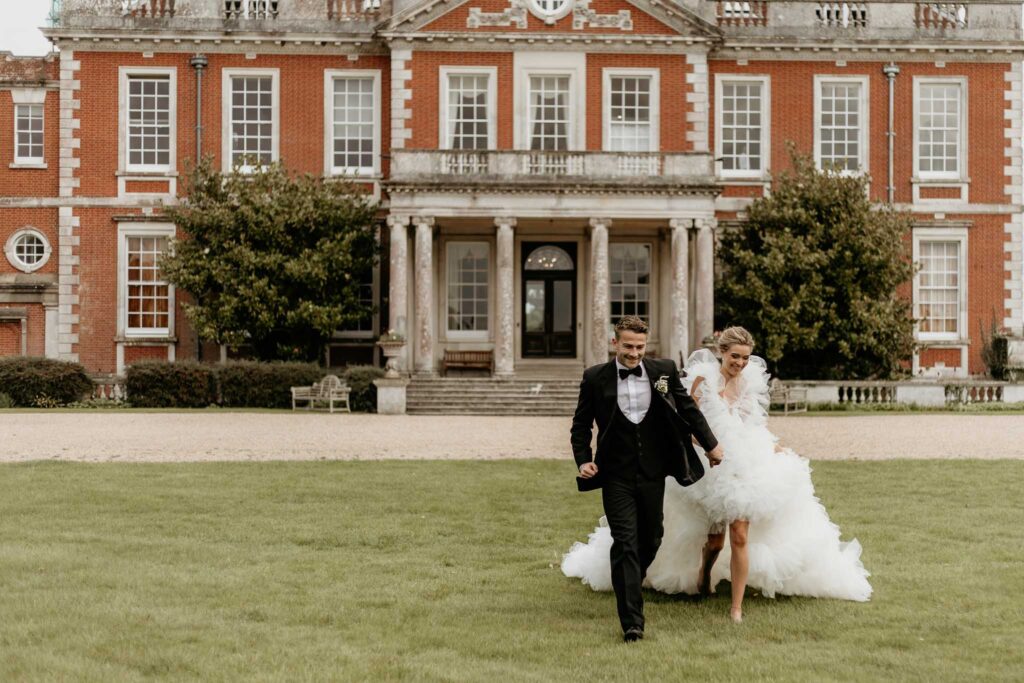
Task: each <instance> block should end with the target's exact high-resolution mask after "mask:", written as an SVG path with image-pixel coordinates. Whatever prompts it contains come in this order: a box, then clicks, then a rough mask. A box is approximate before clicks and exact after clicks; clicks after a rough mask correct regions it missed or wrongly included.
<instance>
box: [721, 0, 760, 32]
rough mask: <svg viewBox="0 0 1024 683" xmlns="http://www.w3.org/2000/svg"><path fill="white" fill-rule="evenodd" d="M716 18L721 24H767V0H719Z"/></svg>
mask: <svg viewBox="0 0 1024 683" xmlns="http://www.w3.org/2000/svg"><path fill="white" fill-rule="evenodd" d="M715 4H716V18H717V19H718V25H719V26H766V25H767V24H768V3H767V2H717V3H715Z"/></svg>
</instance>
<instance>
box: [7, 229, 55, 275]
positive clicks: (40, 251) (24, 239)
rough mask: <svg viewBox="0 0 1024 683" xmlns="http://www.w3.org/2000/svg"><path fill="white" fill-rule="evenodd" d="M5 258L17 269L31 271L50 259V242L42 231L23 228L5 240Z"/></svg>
mask: <svg viewBox="0 0 1024 683" xmlns="http://www.w3.org/2000/svg"><path fill="white" fill-rule="evenodd" d="M4 253H5V254H7V260H8V261H10V262H11V265H12V266H14V267H15V268H17V269H18V270H21V271H24V272H26V273H31V272H32V271H34V270H39V269H40V268H42V267H43V266H45V265H46V262H47V261H49V260H50V243H49V242H48V241H47V240H46V237H44V236H43V233H41V232H39V231H38V230H36V229H34V228H23V229H21V230H19V231H17V232H16V233H14V234H13V235H11V238H10V239H9V240H7V245H6V246H5V247H4Z"/></svg>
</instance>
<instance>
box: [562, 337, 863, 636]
mask: <svg viewBox="0 0 1024 683" xmlns="http://www.w3.org/2000/svg"><path fill="white" fill-rule="evenodd" d="M753 349H754V340H753V338H752V337H751V335H750V333H749V332H747V331H746V330H745V329H743V328H742V327H730V328H728V329H726V330H725V331H724V332H722V334H721V336H720V337H719V340H718V351H719V353H720V355H721V361H719V360H718V359H717V358H715V356H714V355H713V354H712V353H711V352H710V351H708V350H706V349H701V350H699V351H696V352H694V353H693V355H691V356H690V358H689V360H688V361H687V363H686V367H685V370H686V377H684V378H683V385H684V386H685V387H686V389H687V390H688V391H689V392H690V394H691V395H692V396H693V397H694V399H695V400H696V401H697V402H698V404H699V406H700V409H701V412H703V413H704V416H705V417H706V418H707V421H708V425H709V426H710V427H711V429H712V431H713V432H714V433H715V435H716V436H717V437H718V439H719V441H720V443H721V444H722V446H723V449H724V452H725V457H724V459H723V460H722V463H721V464H720V465H718V466H716V467H712V465H711V463H709V462H708V460H707V458H705V456H704V454H703V452H702V451H701V449H700V447H699V446H698V447H697V452H698V453H700V457H701V459H702V461H703V464H704V466H705V472H706V474H705V475H704V477H703V478H702V479H701V480H700V481H698V482H697V483H695V484H693V485H692V486H688V487H686V488H684V487H682V486H680V485H679V484H677V483H676V482H675V481H674V480H673V479H672V478H668V479H667V480H666V482H665V504H664V512H665V522H664V524H665V535H664V537H663V539H662V544H661V547H660V549H659V550H658V555H657V557H656V558H655V560H654V563H653V564H652V565H651V566H650V568H649V569H648V571H647V578H646V580H645V582H644V585H645V586H649V587H650V588H654V589H656V590H660V591H663V592H665V593H697V594H702V595H706V594H708V593H710V592H712V591H714V589H715V586H716V585H717V584H718V582H719V581H721V580H722V579H729V580H730V581H731V582H732V606H731V608H730V610H729V614H730V617H731V618H732V620H733V621H735V622H737V623H739V622H740V621H742V619H743V594H744V591H745V589H746V586H747V585H749V586H751V587H753V588H756V589H758V590H760V591H761V593H762V594H764V595H765V596H767V597H775V595H776V594H780V595H805V596H810V597H820V598H840V599H844V600H858V601H866V600H867V599H868V598H870V597H871V586H870V584H869V583H868V581H867V577H868V576H869V574H868V572H867V570H865V569H864V565H863V564H861V561H860V554H861V546H860V543H858V542H857V541H856V540H853V541H850V542H848V543H843V542H841V541H840V540H839V527H837V526H836V525H835V524H833V523H832V522H831V521H830V520H829V517H828V513H827V512H825V508H824V507H822V505H821V503H820V502H819V501H818V499H817V498H816V497H815V495H814V486H813V484H812V483H811V468H810V465H809V463H808V461H807V460H806V459H804V458H802V457H800V456H799V455H797V454H796V453H794V452H793V451H792V450H790V449H788V448H782V447H781V446H780V445H779V444H778V439H777V438H776V437H775V436H774V435H773V434H772V433H771V432H770V431H768V428H767V426H766V423H767V418H768V413H767V408H768V373H767V370H766V367H765V363H764V361H763V360H762V359H760V358H758V357H756V356H752V355H751V354H752V352H753ZM726 529H728V535H729V545H728V547H725V533H726ZM611 545H612V538H611V532H610V531H609V529H608V526H607V524H606V523H605V520H604V518H602V519H601V523H600V526H598V527H597V529H595V530H594V533H592V534H590V540H589V542H588V543H576V544H574V545H573V547H572V548H571V549H570V550H569V552H568V553H567V554H566V555H565V557H564V559H563V560H562V572H563V573H564V574H565V575H566V576H570V577H578V578H582V579H583V583H585V584H588V585H590V586H591V587H592V588H593V589H594V590H611V588H612V583H611V568H610V562H609V550H610V548H611ZM719 556H721V557H719ZM716 560H717V562H716Z"/></svg>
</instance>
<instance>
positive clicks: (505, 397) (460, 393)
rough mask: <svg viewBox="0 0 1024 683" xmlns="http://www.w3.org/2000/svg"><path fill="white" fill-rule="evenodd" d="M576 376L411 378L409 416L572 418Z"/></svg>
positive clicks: (407, 398) (576, 385)
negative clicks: (553, 416)
mask: <svg viewBox="0 0 1024 683" xmlns="http://www.w3.org/2000/svg"><path fill="white" fill-rule="evenodd" d="M579 391H580V380H579V377H578V376H577V377H571V376H568V375H565V376H553V377H547V378H539V377H517V378H515V379H494V378H491V377H480V378H476V377H451V378H439V377H430V378H418V377H413V378H412V382H411V383H410V384H409V388H408V393H407V394H406V411H407V412H408V413H409V414H410V415H537V416H544V415H557V416H567V415H572V414H573V412H575V410H576V399H577V398H578V397H579Z"/></svg>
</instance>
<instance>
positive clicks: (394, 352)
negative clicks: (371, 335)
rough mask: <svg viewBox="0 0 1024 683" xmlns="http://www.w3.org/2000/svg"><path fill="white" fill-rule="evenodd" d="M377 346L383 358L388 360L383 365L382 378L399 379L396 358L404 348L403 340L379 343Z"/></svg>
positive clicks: (399, 374)
mask: <svg viewBox="0 0 1024 683" xmlns="http://www.w3.org/2000/svg"><path fill="white" fill-rule="evenodd" d="M377 346H379V347H380V350H381V353H383V354H384V357H385V358H387V359H388V360H387V362H386V363H385V364H384V376H385V377H387V378H388V379H398V378H399V377H401V373H400V372H399V371H398V357H399V356H401V355H402V349H404V348H405V340H396V341H379V342H377Z"/></svg>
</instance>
